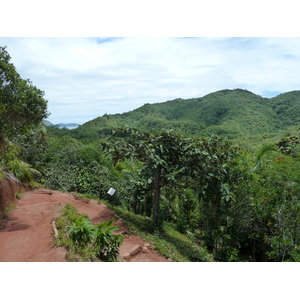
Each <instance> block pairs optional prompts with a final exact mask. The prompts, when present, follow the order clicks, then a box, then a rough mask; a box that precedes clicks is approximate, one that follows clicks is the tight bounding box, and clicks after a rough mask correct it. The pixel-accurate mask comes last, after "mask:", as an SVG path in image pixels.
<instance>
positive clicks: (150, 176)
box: [112, 127, 184, 225]
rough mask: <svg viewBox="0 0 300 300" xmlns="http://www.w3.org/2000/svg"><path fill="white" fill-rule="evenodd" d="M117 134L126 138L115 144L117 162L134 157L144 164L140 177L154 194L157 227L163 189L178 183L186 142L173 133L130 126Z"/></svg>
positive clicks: (114, 151) (154, 212)
mask: <svg viewBox="0 0 300 300" xmlns="http://www.w3.org/2000/svg"><path fill="white" fill-rule="evenodd" d="M116 134H117V135H121V136H123V137H126V141H124V140H122V141H118V142H115V143H114V144H113V146H114V147H113V150H112V151H113V156H114V161H115V162H117V161H118V160H122V159H126V158H130V157H135V158H137V159H138V160H139V161H141V162H143V163H144V164H143V167H142V170H141V176H142V177H143V179H144V181H145V182H146V183H147V184H148V185H149V189H150V190H151V191H152V194H153V202H152V208H153V219H154V223H155V224H156V225H158V222H159V206H160V198H161V188H162V187H164V186H166V185H167V184H171V183H173V184H175V182H176V178H177V175H178V174H179V173H180V171H181V169H180V161H181V159H180V156H181V155H182V150H183V147H182V146H183V142H184V141H183V139H182V138H181V136H180V135H179V134H176V133H173V132H170V131H164V132H157V133H154V134H152V133H149V132H145V131H140V130H137V129H133V128H129V127H127V128H125V129H118V130H117V131H116Z"/></svg>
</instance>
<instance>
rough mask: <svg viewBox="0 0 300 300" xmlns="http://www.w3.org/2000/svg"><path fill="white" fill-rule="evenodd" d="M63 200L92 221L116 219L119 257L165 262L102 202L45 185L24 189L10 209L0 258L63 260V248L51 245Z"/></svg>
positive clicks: (0, 241) (0, 236) (0, 234)
mask: <svg viewBox="0 0 300 300" xmlns="http://www.w3.org/2000/svg"><path fill="white" fill-rule="evenodd" d="M63 204H71V205H73V206H75V207H76V208H77V209H78V211H79V213H86V214H88V215H89V217H90V219H91V220H92V223H93V224H97V223H100V222H103V221H108V220H110V219H111V218H114V219H115V223H114V224H115V225H116V226H119V227H120V228H119V229H118V231H119V232H122V233H123V234H124V241H123V244H122V245H121V247H120V260H123V261H130V262H134V261H135V262H164V261H168V259H166V258H165V257H163V256H161V255H159V254H157V253H156V252H155V251H154V250H153V247H152V246H151V245H150V244H148V243H146V242H145V241H144V240H142V239H141V238H140V237H138V236H135V235H131V234H129V233H127V229H128V228H127V226H126V224H124V223H123V222H122V221H121V220H119V219H117V218H116V216H115V215H114V214H113V212H112V211H111V210H110V209H109V208H108V207H107V206H106V205H104V204H103V203H101V204H98V203H97V202H96V201H89V200H88V199H79V200H76V199H75V197H74V195H72V194H65V193H61V192H57V191H50V190H47V189H37V190H35V191H30V192H26V193H24V194H23V197H22V198H21V199H20V200H19V201H18V204H17V206H16V208H15V209H14V210H13V211H12V212H11V213H10V215H9V219H8V221H7V223H6V224H5V227H4V229H3V230H1V231H0V261H1V262H26V261H29V262H65V261H66V259H65V255H66V250H65V249H64V248H62V247H53V239H54V237H53V226H52V223H53V221H54V220H55V218H57V217H58V216H59V208H60V206H62V205H63Z"/></svg>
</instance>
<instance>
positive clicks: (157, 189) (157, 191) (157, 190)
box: [153, 178, 160, 226]
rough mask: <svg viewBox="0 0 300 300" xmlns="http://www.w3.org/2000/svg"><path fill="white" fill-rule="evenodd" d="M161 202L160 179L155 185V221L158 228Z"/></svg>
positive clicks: (156, 180) (155, 181)
mask: <svg viewBox="0 0 300 300" xmlns="http://www.w3.org/2000/svg"><path fill="white" fill-rule="evenodd" d="M159 201H160V183H159V179H158V178H155V179H154V185H153V220H154V224H155V226H158V221H159Z"/></svg>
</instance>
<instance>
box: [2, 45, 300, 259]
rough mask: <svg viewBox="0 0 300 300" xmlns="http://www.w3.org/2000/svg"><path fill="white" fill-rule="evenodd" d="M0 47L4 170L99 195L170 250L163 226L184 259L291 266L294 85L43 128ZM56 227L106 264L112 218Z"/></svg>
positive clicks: (299, 243) (113, 250)
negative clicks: (278, 91) (273, 93)
mask: <svg viewBox="0 0 300 300" xmlns="http://www.w3.org/2000/svg"><path fill="white" fill-rule="evenodd" d="M0 53H1V55H2V56H1V69H0V71H1V72H2V73H0V80H1V82H0V83H1V85H0V92H1V94H0V101H1V102H0V104H1V107H0V114H1V116H3V118H2V119H1V121H0V129H1V130H0V131H1V136H0V139H1V144H2V152H1V161H0V163H1V166H2V167H1V168H0V170H1V174H0V175H1V176H2V177H3V176H5V172H8V170H10V171H12V172H13V173H14V174H15V176H17V177H18V178H19V180H21V181H23V182H24V181H25V182H30V181H33V180H39V181H40V182H41V183H42V184H44V185H46V186H47V187H49V188H52V189H59V190H63V191H67V192H78V193H82V194H85V195H88V196H89V197H91V198H94V199H98V200H99V201H106V202H107V203H108V204H109V205H111V206H112V207H114V208H115V209H117V210H120V211H123V212H126V214H125V213H124V215H127V216H130V222H132V223H135V224H138V226H139V227H140V230H146V231H147V232H148V233H150V232H151V234H155V235H157V236H159V237H161V238H164V239H166V240H168V243H169V245H171V244H172V243H173V245H174V244H176V243H175V242H174V238H172V237H171V236H170V235H169V234H168V232H167V231H169V232H170V231H172V234H173V233H174V232H176V234H174V235H177V236H180V238H182V237H187V238H188V241H189V242H182V243H180V247H181V251H182V252H183V251H185V250H184V249H186V252H187V253H190V254H189V256H188V257H189V259H190V260H193V261H203V260H204V257H206V258H207V257H209V255H206V253H207V251H208V252H209V253H210V255H212V256H213V257H214V260H216V261H300V254H299V253H300V176H299V169H300V142H299V121H300V110H299V108H300V92H299V91H294V92H289V93H285V94H282V95H279V96H277V97H274V98H272V99H267V98H263V97H260V96H258V95H255V94H253V93H251V92H249V91H245V90H241V89H237V90H223V91H219V92H215V93H212V94H209V95H207V96H204V97H201V98H195V99H188V100H184V99H175V100H173V101H168V102H166V103H160V104H145V105H143V106H142V107H140V108H138V109H136V110H134V111H132V112H128V113H124V114H117V115H104V116H102V117H99V118H96V119H94V120H91V121H89V122H87V123H86V124H83V125H81V126H79V127H78V128H76V129H73V130H68V129H66V128H63V129H59V128H58V127H55V126H50V127H47V132H46V130H45V129H46V127H45V126H43V125H42V124H41V120H42V119H43V118H44V117H45V116H46V115H47V113H46V109H45V104H46V102H45V101H44V100H43V99H42V93H41V92H40V91H39V90H37V89H36V88H33V87H31V84H30V83H29V82H28V81H23V80H21V79H20V78H19V77H18V76H17V75H16V71H15V69H14V68H13V66H12V65H11V64H10V63H9V56H8V54H7V52H6V50H5V49H4V48H1V52H0ZM10 91H13V94H10ZM10 97H12V98H10ZM29 98H30V100H29ZM8 99H10V100H9V101H8ZM12 100H13V101H12ZM31 101H33V102H31ZM26 103H28V109H29V111H28V112H27V113H26V116H27V117H28V119H30V120H24V118H23V117H24V112H26V109H27V108H26V109H25V108H24V107H25V106H26ZM11 109H12V110H13V111H14V113H9V111H10V110H11ZM32 113H34V114H35V116H36V117H35V118H33V119H32V118H31V114H32ZM14 118H15V119H14ZM19 121H20V122H21V123H18V122H19ZM111 187H113V188H114V189H115V190H116V191H117V192H116V193H115V194H114V195H113V196H111V195H109V194H108V193H107V191H108V190H109V188H111ZM140 219H142V220H143V222H139V220H140ZM145 222H146V223H145ZM63 224H64V225H66V226H69V232H68V233H66V234H68V236H69V238H70V240H72V245H73V246H72V247H75V248H76V247H77V248H76V249H79V252H80V251H81V254H82V256H83V257H85V259H86V260H94V259H101V260H105V259H107V260H109V261H111V260H114V259H115V257H116V254H117V248H118V247H119V245H120V243H121V238H120V237H116V238H115V236H117V235H116V234H112V233H113V231H114V230H115V229H116V228H115V227H114V226H113V225H112V221H111V222H108V223H102V224H99V225H97V226H95V225H92V224H91V223H90V221H89V220H88V219H87V218H86V217H82V216H81V217H80V218H75V219H72V222H68V223H67V224H66V223H63ZM62 227H63V225H62ZM182 240H184V241H186V240H185V239H184V238H182ZM191 241H192V242H191ZM68 243H70V241H68V242H66V244H67V245H68ZM159 243H160V242H159V241H157V245H159ZM177 244H178V243H177ZM86 245H88V247H85V246H86ZM100 245H101V246H100ZM184 245H185V246H184ZM70 247H71V246H70ZM200 247H201V251H202V250H203V249H204V250H203V252H202V253H204V254H205V255H204V254H203V255H200V254H199V252H198V250H197V251H196V250H195V249H200ZM158 248H159V246H158ZM161 248H162V247H161ZM169 248H170V249H172V247H171V246H169ZM194 250H195V251H194ZM163 251H164V253H168V249H164V250H163Z"/></svg>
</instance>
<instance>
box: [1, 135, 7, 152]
mask: <svg viewBox="0 0 300 300" xmlns="http://www.w3.org/2000/svg"><path fill="white" fill-rule="evenodd" d="M0 144H1V152H2V154H3V153H4V152H5V150H6V141H5V138H4V135H3V134H2V133H1V132H0Z"/></svg>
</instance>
